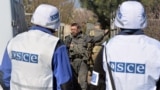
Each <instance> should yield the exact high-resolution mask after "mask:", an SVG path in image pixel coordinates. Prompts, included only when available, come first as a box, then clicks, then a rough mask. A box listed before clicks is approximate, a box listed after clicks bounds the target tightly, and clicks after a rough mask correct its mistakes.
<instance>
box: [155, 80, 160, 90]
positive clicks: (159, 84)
mask: <svg viewBox="0 0 160 90" xmlns="http://www.w3.org/2000/svg"><path fill="white" fill-rule="evenodd" d="M156 85H157V88H156V90H160V78H159V80H158V82H157V84H156Z"/></svg>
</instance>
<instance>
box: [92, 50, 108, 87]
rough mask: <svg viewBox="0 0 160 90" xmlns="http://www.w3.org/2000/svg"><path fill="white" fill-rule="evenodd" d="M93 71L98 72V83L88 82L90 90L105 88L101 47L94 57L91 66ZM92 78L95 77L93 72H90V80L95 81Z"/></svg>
mask: <svg viewBox="0 0 160 90" xmlns="http://www.w3.org/2000/svg"><path fill="white" fill-rule="evenodd" d="M93 72H96V73H98V74H99V76H98V84H97V85H93V84H90V90H105V88H106V84H105V71H104V69H103V48H102V49H101V50H100V52H99V54H98V56H97V58H96V61H95V64H94V67H93ZM94 79H95V77H94V74H92V79H91V82H92V81H95V80H94Z"/></svg>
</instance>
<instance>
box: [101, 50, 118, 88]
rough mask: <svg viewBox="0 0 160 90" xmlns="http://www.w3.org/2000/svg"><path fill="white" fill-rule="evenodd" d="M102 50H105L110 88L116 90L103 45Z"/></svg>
mask: <svg viewBox="0 0 160 90" xmlns="http://www.w3.org/2000/svg"><path fill="white" fill-rule="evenodd" d="M104 51H105V58H106V63H107V68H108V73H109V77H110V81H111V85H112V90H116V87H115V83H114V80H113V76H112V71H111V67H110V66H109V64H108V61H107V52H106V48H105V47H104Z"/></svg>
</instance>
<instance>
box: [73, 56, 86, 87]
mask: <svg viewBox="0 0 160 90" xmlns="http://www.w3.org/2000/svg"><path fill="white" fill-rule="evenodd" d="M71 65H72V67H73V69H74V73H75V74H76V78H77V79H78V83H79V84H80V87H81V90H87V85H88V84H87V76H88V67H87V64H86V63H85V62H84V61H83V60H81V59H76V60H74V61H72V62H71Z"/></svg>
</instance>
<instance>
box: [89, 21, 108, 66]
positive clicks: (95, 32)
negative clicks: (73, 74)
mask: <svg viewBox="0 0 160 90" xmlns="http://www.w3.org/2000/svg"><path fill="white" fill-rule="evenodd" d="M107 33H108V30H102V29H101V25H100V23H98V22H97V23H95V25H94V29H92V30H90V32H89V36H90V37H97V36H103V39H101V40H100V41H99V42H96V43H91V44H92V45H91V47H90V48H91V51H90V52H91V58H90V59H91V60H90V61H92V62H90V67H92V66H93V64H94V63H95V58H96V57H97V54H98V53H99V51H100V49H101V48H102V43H103V42H105V41H107V40H108V39H109V36H108V35H107Z"/></svg>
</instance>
